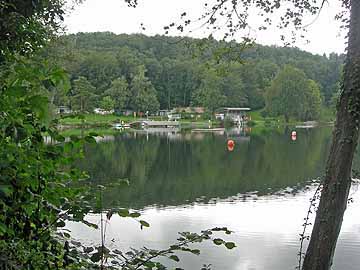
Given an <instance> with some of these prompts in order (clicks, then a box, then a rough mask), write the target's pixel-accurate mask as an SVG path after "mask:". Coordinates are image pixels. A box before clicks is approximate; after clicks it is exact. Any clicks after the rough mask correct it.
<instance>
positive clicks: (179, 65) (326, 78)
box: [44, 32, 344, 119]
mask: <svg viewBox="0 0 360 270" xmlns="http://www.w3.org/2000/svg"><path fill="white" fill-rule="evenodd" d="M242 46H243V45H241V44H237V43H224V42H218V41H215V40H208V39H207V40H198V39H190V38H185V39H180V38H176V37H165V36H154V37H148V36H144V35H139V34H136V35H125V34H121V35H116V34H113V33H109V32H102V33H78V34H72V35H66V36H62V37H60V38H59V39H58V40H57V41H56V42H54V43H53V45H52V46H50V48H48V49H47V50H46V51H45V52H44V56H45V57H46V58H48V59H51V60H50V61H54V62H56V63H58V64H60V65H61V66H63V67H65V69H66V70H67V71H68V72H69V73H70V75H71V79H72V91H70V92H69V93H67V94H66V95H65V94H63V93H59V92H58V93H56V95H55V96H54V98H53V100H54V103H55V104H56V105H69V106H71V107H72V108H74V109H80V108H83V109H85V110H91V108H93V107H95V106H101V104H113V106H114V109H118V110H122V109H132V110H135V111H146V110H149V111H156V110H158V109H160V108H161V109H169V108H173V107H186V106H191V105H193V106H197V105H198V106H204V107H207V108H208V109H209V111H213V110H214V109H216V108H218V107H221V106H236V107H240V106H248V107H251V108H252V109H262V108H265V106H266V108H267V111H268V112H269V113H273V114H276V112H271V111H269V110H270V109H269V108H272V107H274V106H271V104H266V100H268V101H271V100H276V98H266V97H267V96H269V94H267V92H268V91H270V92H271V95H273V94H274V93H277V92H279V91H278V90H276V89H274V87H276V85H281V84H282V82H280V81H279V80H281V78H282V77H284V76H280V77H279V76H277V75H278V74H279V73H280V72H281V71H283V70H284V69H286V68H288V69H289V67H291V68H295V69H296V70H298V71H300V72H302V73H303V76H304V78H305V79H306V80H311V83H312V89H315V88H318V90H316V91H320V97H321V103H322V104H323V105H324V106H329V105H331V103H332V99H333V97H334V96H336V94H337V92H338V88H339V87H338V85H339V79H340V74H341V67H342V63H343V60H344V57H343V56H342V55H337V54H330V55H329V56H326V55H323V56H320V55H313V54H311V53H308V52H305V51H301V50H299V49H297V48H282V47H275V46H262V45H258V44H254V45H252V46H248V47H246V48H245V49H244V48H242ZM285 73H286V72H285ZM275 78H277V81H275V82H273V81H274V79H275ZM79 80H80V81H81V82H82V84H79ZM81 85H87V87H86V89H83V90H81V89H79V87H80V88H81ZM300 88H301V87H300ZM297 91H302V90H301V89H298V90H297ZM316 91H315V92H316ZM292 92H294V91H292ZM316 95H317V94H316ZM302 96H306V94H304V95H302ZM84 100H86V102H85V101H84ZM299 102H300V103H301V102H302V101H301V100H300V101H299ZM318 103H319V102H318V101H317V102H316V104H318ZM84 104H86V105H87V106H86V108H84V106H83V105H84ZM305 106H306V105H305ZM308 111H309V110H308ZM299 115H307V117H305V118H306V119H307V118H309V119H310V118H312V116H311V115H308V113H307V114H306V113H299ZM303 118H304V117H303ZM305 118H304V119H305ZM313 118H315V116H313Z"/></svg>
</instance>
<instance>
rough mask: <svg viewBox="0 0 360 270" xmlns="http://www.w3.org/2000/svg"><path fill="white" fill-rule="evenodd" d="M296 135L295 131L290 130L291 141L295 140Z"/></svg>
mask: <svg viewBox="0 0 360 270" xmlns="http://www.w3.org/2000/svg"><path fill="white" fill-rule="evenodd" d="M296 136H297V133H296V131H293V132H291V140H292V141H296Z"/></svg>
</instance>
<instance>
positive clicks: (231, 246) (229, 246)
mask: <svg viewBox="0 0 360 270" xmlns="http://www.w3.org/2000/svg"><path fill="white" fill-rule="evenodd" d="M225 247H227V249H233V248H234V247H236V245H235V243H234V242H226V243H225Z"/></svg>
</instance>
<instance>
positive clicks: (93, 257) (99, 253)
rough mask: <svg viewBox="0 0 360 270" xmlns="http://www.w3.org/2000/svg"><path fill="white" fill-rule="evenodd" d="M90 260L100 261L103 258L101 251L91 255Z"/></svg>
mask: <svg viewBox="0 0 360 270" xmlns="http://www.w3.org/2000/svg"><path fill="white" fill-rule="evenodd" d="M90 260H91V261H92V262H94V263H96V262H99V261H100V260H101V252H96V253H94V254H93V255H92V256H91V258H90Z"/></svg>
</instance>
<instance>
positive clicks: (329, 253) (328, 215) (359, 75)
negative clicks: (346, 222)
mask: <svg viewBox="0 0 360 270" xmlns="http://www.w3.org/2000/svg"><path fill="white" fill-rule="evenodd" d="M350 12H351V15H350V29H349V42H348V50H347V59H346V63H345V69H344V82H343V92H342V94H341V97H340V101H339V104H338V112H337V116H336V123H335V128H334V131H333V139H332V145H331V149H330V154H329V158H328V161H327V166H326V172H325V179H324V183H323V189H322V192H321V199H320V203H319V208H318V210H317V214H316V219H315V223H314V227H313V231H312V234H311V239H310V243H309V246H308V249H307V251H306V255H305V259H304V264H303V267H302V269H303V270H329V269H330V267H331V265H332V260H333V256H334V252H335V247H336V242H337V239H338V236H339V233H340V229H341V224H342V221H343V216H344V212H345V209H346V206H347V202H348V195H349V190H350V187H351V167H352V160H353V156H354V152H355V149H356V146H357V143H358V137H359V119H360V1H359V0H351V10H350Z"/></svg>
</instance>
